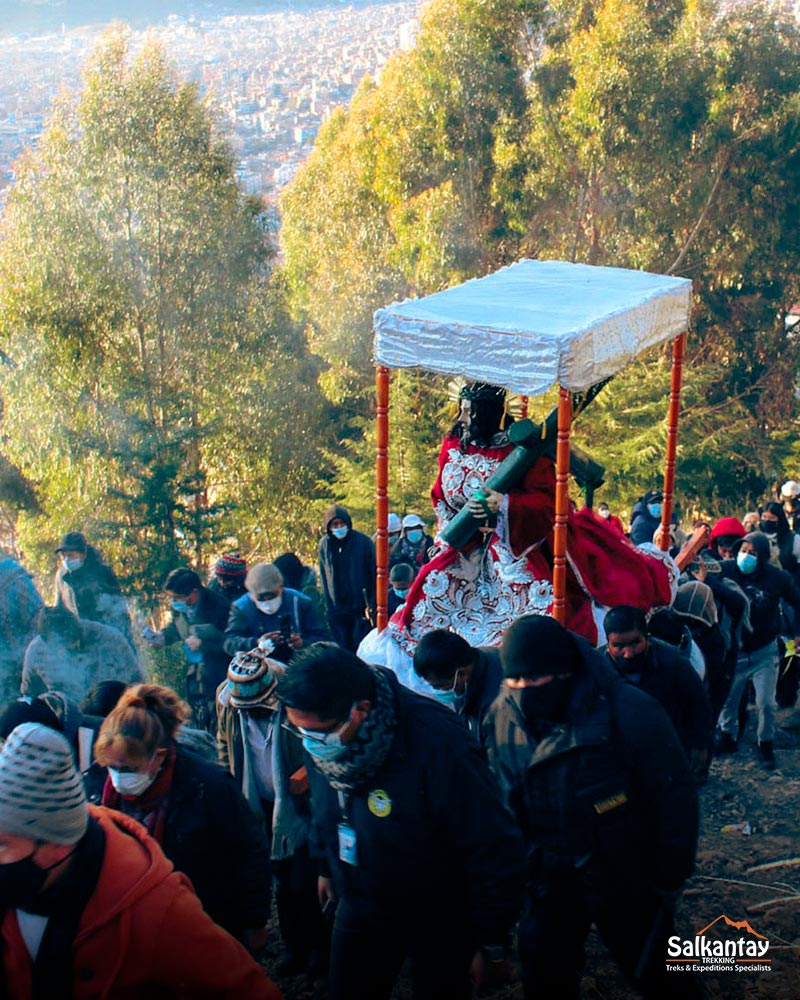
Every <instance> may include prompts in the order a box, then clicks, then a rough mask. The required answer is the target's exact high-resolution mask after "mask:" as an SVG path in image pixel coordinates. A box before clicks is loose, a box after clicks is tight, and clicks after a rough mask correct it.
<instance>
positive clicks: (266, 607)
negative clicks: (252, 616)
mask: <svg viewBox="0 0 800 1000" xmlns="http://www.w3.org/2000/svg"><path fill="white" fill-rule="evenodd" d="M282 600H283V595H282V594H279V595H278V596H277V597H273V598H272V600H271V601H256V607H257V608H258V610H259V611H263V612H264V614H265V615H274V614H275V612H276V611H277V610H278V608H279V607H280V606H281V601H282Z"/></svg>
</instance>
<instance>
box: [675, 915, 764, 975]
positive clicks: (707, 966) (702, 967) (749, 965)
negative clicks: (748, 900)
mask: <svg viewBox="0 0 800 1000" xmlns="http://www.w3.org/2000/svg"><path fill="white" fill-rule="evenodd" d="M720 922H722V923H720ZM718 924H719V925H720V926H717V925H718ZM712 928H716V932H719V931H720V930H727V929H728V928H732V929H733V930H734V931H745V932H746V933H745V934H742V935H741V936H740V937H727V936H726V937H723V936H719V937H717V936H714V937H709V931H711V930H712ZM768 951H769V939H768V938H766V937H765V936H764V935H763V934H759V933H758V931H754V930H753V928H752V927H751V926H750V922H749V921H747V920H731V919H730V917H726V916H725V914H724V913H723V914H721V915H720V916H718V917H717V919H716V920H712V921H711V923H710V924H709V925H708V926H707V927H704V928H703V929H702V930H700V931H698V932H697V933H696V934H695V936H694V937H693V938H681V937H679V936H678V935H677V934H674V935H673V936H672V937H671V938H669V940H668V941H667V971H668V972H771V971H772V964H771V959H770V958H769V957H768V954H767V953H768Z"/></svg>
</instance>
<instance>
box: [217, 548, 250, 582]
mask: <svg viewBox="0 0 800 1000" xmlns="http://www.w3.org/2000/svg"><path fill="white" fill-rule="evenodd" d="M214 573H215V574H216V575H217V576H245V575H246V573H247V560H246V559H242V557H241V556H240V555H239V553H238V552H226V553H225V554H224V555H221V556H220V557H219V559H217V561H216V562H215V563H214Z"/></svg>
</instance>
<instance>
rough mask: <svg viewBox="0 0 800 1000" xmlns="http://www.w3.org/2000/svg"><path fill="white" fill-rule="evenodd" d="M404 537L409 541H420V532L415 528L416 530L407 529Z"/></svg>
mask: <svg viewBox="0 0 800 1000" xmlns="http://www.w3.org/2000/svg"><path fill="white" fill-rule="evenodd" d="M406 538H408V540H409V542H421V541H422V532H421V531H419V530H417V531H409V532H407V534H406Z"/></svg>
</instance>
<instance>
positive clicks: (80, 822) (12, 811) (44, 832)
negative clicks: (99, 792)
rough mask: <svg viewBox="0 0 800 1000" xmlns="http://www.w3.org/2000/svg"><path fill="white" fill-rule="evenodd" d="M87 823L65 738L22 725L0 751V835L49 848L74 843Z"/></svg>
mask: <svg viewBox="0 0 800 1000" xmlns="http://www.w3.org/2000/svg"><path fill="white" fill-rule="evenodd" d="M88 823H89V807H88V806H87V804H86V796H85V795H84V792H83V782H82V781H81V779H80V775H79V774H78V773H77V771H76V770H75V765H74V763H73V758H72V751H71V750H70V746H69V743H67V741H66V740H65V739H64V737H63V736H62V735H61V734H60V733H57V732H56V731H55V730H53V729H49V728H48V727H47V726H43V725H42V724H41V723H39V722H25V723H23V724H22V725H21V726H17V728H16V729H15V730H14V731H13V732H12V733H11V735H10V736H9V737H8V739H7V740H6V744H5V746H4V747H3V750H2V752H0V831H2V832H3V833H10V834H14V835H15V836H17V837H29V838H31V839H32V840H41V841H44V842H45V843H48V844H77V842H78V841H79V840H80V839H81V837H82V836H83V835H84V833H85V832H86V827H87V826H88Z"/></svg>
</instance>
